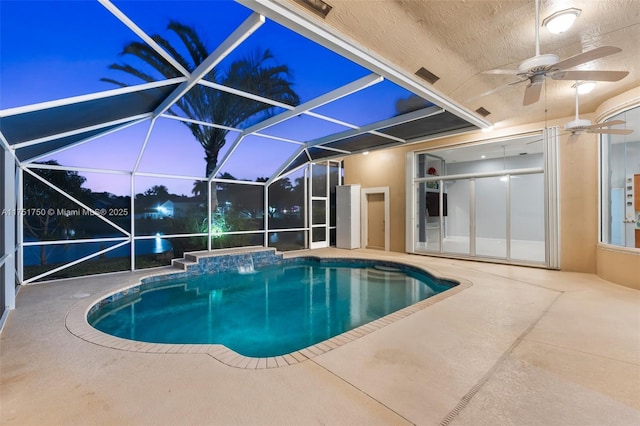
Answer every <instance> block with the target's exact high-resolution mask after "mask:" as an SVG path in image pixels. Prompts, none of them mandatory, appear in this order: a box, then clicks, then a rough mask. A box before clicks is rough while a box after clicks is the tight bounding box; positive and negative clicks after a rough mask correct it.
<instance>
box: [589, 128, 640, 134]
mask: <svg viewBox="0 0 640 426" xmlns="http://www.w3.org/2000/svg"><path fill="white" fill-rule="evenodd" d="M587 133H601V134H606V135H630V134H631V133H633V130H631V129H588V130H587Z"/></svg>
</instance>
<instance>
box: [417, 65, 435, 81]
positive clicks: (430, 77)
mask: <svg viewBox="0 0 640 426" xmlns="http://www.w3.org/2000/svg"><path fill="white" fill-rule="evenodd" d="M416 75H417V76H418V77H420V78H422V79H423V80H427V81H428V82H429V83H430V84H433V83H435V82H436V81H438V80H440V77H438V76H437V75H435V74H434V73H432V72H431V71H429V70H428V69H426V68H424V67H422V68H420V69H419V70H418V71H416Z"/></svg>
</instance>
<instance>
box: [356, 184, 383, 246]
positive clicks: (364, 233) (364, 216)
mask: <svg viewBox="0 0 640 426" xmlns="http://www.w3.org/2000/svg"><path fill="white" fill-rule="evenodd" d="M369 194H382V195H383V196H384V251H389V245H390V244H389V187H388V186H378V187H375V188H362V189H361V191H360V247H362V248H366V247H367V240H368V239H369V235H368V232H369V231H368V229H367V228H368V226H367V225H368V219H369V218H368V208H369V201H368V200H367V195H369Z"/></svg>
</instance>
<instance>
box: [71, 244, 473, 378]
mask: <svg viewBox="0 0 640 426" xmlns="http://www.w3.org/2000/svg"><path fill="white" fill-rule="evenodd" d="M225 254H226V253H225ZM300 257H313V258H317V259H319V261H320V262H322V263H324V262H331V261H336V260H340V261H342V260H344V259H342V258H328V257H318V256H300ZM353 259H354V260H358V261H374V260H372V259H355V258H353ZM380 261H382V262H385V263H389V264H401V265H403V266H406V267H409V268H411V269H417V270H419V271H421V272H426V273H427V274H429V275H431V276H433V274H432V273H430V272H428V271H427V270H425V269H423V268H420V267H417V266H415V265H411V264H408V263H404V262H399V261H393V262H388V261H384V260H380ZM175 273H176V270H175V269H168V270H164V271H160V272H153V273H151V274H149V275H146V276H144V277H142V278H141V279H140V281H139V282H137V283H134V284H132V285H128V286H125V287H123V288H120V289H118V290H115V291H110V292H105V293H103V294H100V295H98V297H93V298H87V299H83V300H80V301H78V302H77V303H76V304H75V305H73V306H72V307H71V309H70V310H69V311H68V312H67V315H66V316H65V326H66V328H67V330H68V331H69V332H70V333H71V334H73V335H75V336H76V337H78V338H80V339H82V340H84V341H86V342H89V343H92V344H95V345H98V346H103V347H106V348H111V349H116V350H121V351H127V352H142V353H149V354H186V355H194V354H195V355H200V354H205V355H208V356H210V357H211V358H213V359H215V360H216V361H218V362H220V363H222V364H225V365H227V366H229V367H234V368H241V369H250V370H260V369H270V368H280V367H285V366H290V365H295V364H299V363H301V362H305V361H307V360H309V359H313V358H315V357H317V356H320V355H323V354H325V353H327V352H330V351H332V350H334V349H337V348H339V347H341V346H343V345H346V344H348V343H350V342H353V341H355V340H358V339H361V338H365V337H366V336H367V335H369V334H371V333H373V332H375V331H377V330H380V329H381V328H383V327H386V326H388V325H391V324H393V323H394V322H396V321H399V320H401V319H403V318H406V317H408V316H409V315H412V314H414V313H416V312H419V311H421V310H423V309H425V308H426V307H428V306H431V305H433V304H435V303H438V302H440V301H442V300H444V299H447V298H449V297H451V296H453V295H455V294H457V293H459V292H461V291H462V290H464V289H467V288H469V287H471V286H472V285H473V284H472V283H471V282H470V281H468V280H463V279H456V282H457V283H458V284H457V285H455V286H454V287H451V288H450V289H448V290H445V291H443V292H441V293H438V294H436V295H434V296H431V297H429V298H427V299H424V300H421V301H420V302H418V303H415V304H413V305H410V306H407V307H405V308H402V309H400V310H398V311H395V312H392V313H391V314H389V315H386V316H384V317H381V318H378V319H376V320H374V321H371V322H369V323H367V324H363V325H361V326H359V327H356V328H354V329H352V330H349V331H346V332H344V333H342V334H339V335H337V336H334V337H332V338H330V339H327V340H324V341H322V342H318V343H316V344H315V345H312V346H309V347H306V348H304V349H300V350H298V351H295V352H292V353H289V354H286V355H281V356H276V357H266V358H255V357H247V356H244V355H241V354H239V353H237V352H235V351H233V350H231V349H229V348H227V347H226V346H224V345H221V344H163V343H147V342H139V341H134V340H127V339H122V338H120V337H115V336H112V335H110V334H106V333H103V332H101V331H99V330H97V329H95V328H93V327H92V326H91V325H89V323H88V322H87V316H88V315H89V313H90V310H91V309H92V308H93V307H94V306H96V305H97V304H98V303H99V302H100V301H102V300H106V299H108V298H109V297H113V296H114V295H116V294H121V295H129V294H132V293H134V292H135V291H136V290H134V288H135V287H138V286H140V284H141V283H142V282H143V280H145V279H149V278H151V280H152V281H155V280H154V279H153V278H152V277H158V278H156V279H157V280H163V279H167V276H171V277H173V276H174V275H175ZM440 279H443V280H445V281H446V280H449V279H447V278H440ZM449 281H451V280H449Z"/></svg>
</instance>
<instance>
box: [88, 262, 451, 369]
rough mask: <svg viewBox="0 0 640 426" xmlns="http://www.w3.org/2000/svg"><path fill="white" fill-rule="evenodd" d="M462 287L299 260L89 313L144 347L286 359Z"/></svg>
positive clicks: (147, 287) (384, 270) (152, 288)
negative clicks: (194, 347) (190, 347)
mask: <svg viewBox="0 0 640 426" xmlns="http://www.w3.org/2000/svg"><path fill="white" fill-rule="evenodd" d="M455 285H456V282H454V281H450V280H441V279H438V278H435V277H433V276H431V275H430V274H428V273H426V272H425V271H422V270H420V269H418V268H414V267H410V266H407V265H401V264H392V263H389V262H377V261H371V260H367V261H364V260H363V261H354V260H328V261H327V260H323V261H320V260H318V259H312V258H297V259H294V260H290V261H289V262H286V263H282V264H277V265H271V266H263V267H259V268H256V269H255V270H254V271H252V272H250V273H239V272H237V271H228V272H223V273H217V274H206V275H200V276H194V277H189V278H178V279H167V280H163V281H155V282H150V283H146V284H142V285H141V286H139V287H137V288H136V289H135V291H128V292H127V293H126V294H122V295H121V296H120V297H116V298H112V301H110V302H109V303H99V304H97V305H95V306H96V307H94V308H92V309H90V311H89V315H88V318H87V320H88V322H89V323H90V324H91V325H92V326H93V327H95V328H96V329H98V330H100V331H103V332H105V333H108V334H111V335H114V336H117V337H121V338H124V339H131V340H136V341H142V342H152V343H167V344H222V345H224V346H226V347H228V348H229V349H231V350H233V351H235V352H237V353H239V354H241V355H244V356H247V357H273V356H278V355H283V354H288V353H291V352H294V351H297V350H300V349H302V348H306V347H309V346H311V345H314V344H316V343H318V342H322V341H325V340H327V339H330V338H332V337H334V336H337V335H340V334H341V333H344V332H346V331H348V330H352V329H354V328H356V327H360V326H362V325H363V324H366V323H369V322H371V321H374V320H376V319H378V318H381V317H384V316H385V315H388V314H390V313H392V312H395V311H398V310H400V309H402V308H404V307H407V306H410V305H413V304H414V303H417V302H419V301H421V300H424V299H427V298H429V297H431V296H434V295H436V294H438V293H441V292H443V291H445V290H447V289H450V288H452V287H453V286H455Z"/></svg>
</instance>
